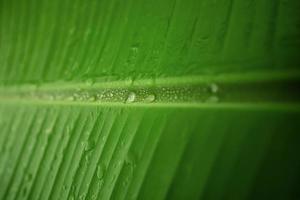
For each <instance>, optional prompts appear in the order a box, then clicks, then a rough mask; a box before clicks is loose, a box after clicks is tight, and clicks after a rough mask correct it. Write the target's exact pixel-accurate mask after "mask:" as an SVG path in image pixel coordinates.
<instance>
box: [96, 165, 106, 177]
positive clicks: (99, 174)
mask: <svg viewBox="0 0 300 200" xmlns="http://www.w3.org/2000/svg"><path fill="white" fill-rule="evenodd" d="M104 173H105V167H104V165H101V164H100V165H98V166H97V177H98V179H103V177H104Z"/></svg>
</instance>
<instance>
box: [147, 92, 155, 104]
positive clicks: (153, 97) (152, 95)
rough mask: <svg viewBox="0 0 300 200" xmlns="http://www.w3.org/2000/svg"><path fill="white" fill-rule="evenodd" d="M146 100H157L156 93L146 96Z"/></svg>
mask: <svg viewBox="0 0 300 200" xmlns="http://www.w3.org/2000/svg"><path fill="white" fill-rule="evenodd" d="M145 101H146V102H149V103H151V102H154V101H155V95H154V94H150V95H148V96H147V97H146V98H145Z"/></svg>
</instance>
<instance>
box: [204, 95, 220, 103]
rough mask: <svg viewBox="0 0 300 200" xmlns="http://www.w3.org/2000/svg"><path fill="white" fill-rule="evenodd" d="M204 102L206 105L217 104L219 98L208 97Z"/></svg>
mask: <svg viewBox="0 0 300 200" xmlns="http://www.w3.org/2000/svg"><path fill="white" fill-rule="evenodd" d="M206 102H208V103H217V102H219V98H218V97H217V96H210V97H208V98H207V99H206Z"/></svg>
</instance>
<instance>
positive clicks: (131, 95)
mask: <svg viewBox="0 0 300 200" xmlns="http://www.w3.org/2000/svg"><path fill="white" fill-rule="evenodd" d="M135 98H136V94H135V93H134V92H130V93H129V94H128V97H127V99H126V103H133V102H134V101H135Z"/></svg>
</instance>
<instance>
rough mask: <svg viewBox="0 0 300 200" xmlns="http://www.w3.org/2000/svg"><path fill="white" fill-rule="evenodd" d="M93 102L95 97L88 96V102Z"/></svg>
mask: <svg viewBox="0 0 300 200" xmlns="http://www.w3.org/2000/svg"><path fill="white" fill-rule="evenodd" d="M95 100H96V98H95V96H90V97H89V98H88V101H95Z"/></svg>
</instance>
